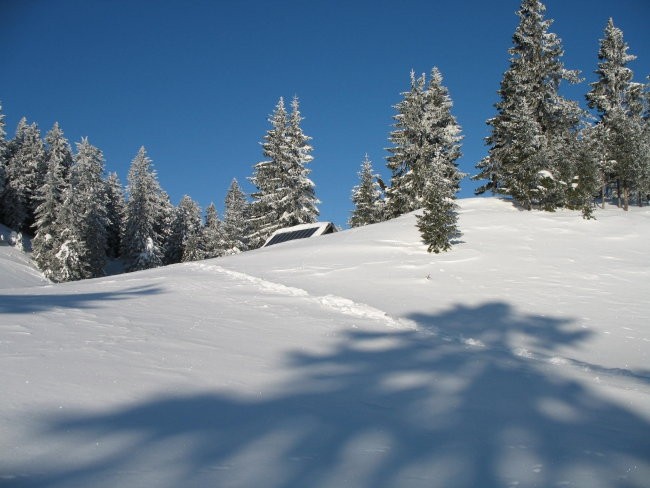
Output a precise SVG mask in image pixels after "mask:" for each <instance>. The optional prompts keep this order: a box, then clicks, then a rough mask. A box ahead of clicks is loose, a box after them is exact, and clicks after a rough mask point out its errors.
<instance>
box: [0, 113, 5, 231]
mask: <svg viewBox="0 0 650 488" xmlns="http://www.w3.org/2000/svg"><path fill="white" fill-rule="evenodd" d="M6 181H7V132H6V130H5V115H4V114H3V113H2V103H1V102H0V222H1V221H4V216H3V210H2V208H1V204H2V201H3V194H4V190H5V183H6Z"/></svg>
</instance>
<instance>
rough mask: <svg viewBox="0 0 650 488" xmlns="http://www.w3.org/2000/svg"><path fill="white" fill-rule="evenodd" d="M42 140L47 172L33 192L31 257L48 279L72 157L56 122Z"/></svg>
mask: <svg viewBox="0 0 650 488" xmlns="http://www.w3.org/2000/svg"><path fill="white" fill-rule="evenodd" d="M45 143H46V166H47V173H46V175H45V181H44V182H43V185H41V187H40V188H38V190H37V192H36V195H37V199H38V201H39V205H38V207H37V208H36V235H35V236H34V239H33V241H32V250H33V253H32V256H33V258H34V261H35V262H36V265H37V266H38V267H39V268H40V270H41V271H43V274H45V276H46V277H48V278H50V277H51V275H52V273H53V270H54V269H55V268H56V267H57V264H56V262H55V256H54V254H55V253H56V252H57V249H56V248H57V243H60V241H59V237H60V234H61V230H62V229H61V222H60V214H61V206H62V204H63V198H64V191H65V189H66V187H67V185H68V182H67V181H66V177H69V171H70V167H71V166H72V162H73V157H72V150H71V149H70V143H69V142H68V140H67V139H66V138H65V136H64V135H63V131H62V130H61V128H60V127H59V124H58V123H55V124H54V126H53V127H52V129H51V130H50V131H49V132H48V133H47V134H46V136H45Z"/></svg>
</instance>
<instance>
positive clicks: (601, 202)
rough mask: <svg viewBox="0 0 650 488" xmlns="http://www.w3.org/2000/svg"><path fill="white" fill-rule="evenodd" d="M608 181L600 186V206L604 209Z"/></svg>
mask: <svg viewBox="0 0 650 488" xmlns="http://www.w3.org/2000/svg"><path fill="white" fill-rule="evenodd" d="M606 185H607V183H603V185H602V186H601V187H600V207H601V208H602V209H604V208H605V186H606Z"/></svg>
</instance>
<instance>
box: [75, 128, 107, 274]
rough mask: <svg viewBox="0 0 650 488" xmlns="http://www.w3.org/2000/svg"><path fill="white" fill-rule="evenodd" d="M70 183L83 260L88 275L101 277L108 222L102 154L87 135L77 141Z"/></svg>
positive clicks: (104, 258) (104, 259) (104, 263)
mask: <svg viewBox="0 0 650 488" xmlns="http://www.w3.org/2000/svg"><path fill="white" fill-rule="evenodd" d="M70 183H71V186H72V189H73V195H72V200H73V202H74V204H75V207H74V208H75V211H76V212H77V214H78V215H79V217H80V224H81V225H80V226H79V229H78V230H79V237H80V238H81V240H82V241H83V242H84V244H85V246H86V251H87V253H86V255H85V256H84V261H85V262H86V263H88V268H89V272H90V273H89V278H95V277H98V276H103V275H104V266H105V265H106V248H107V245H106V243H107V239H108V225H109V221H108V216H107V206H108V200H107V195H106V184H105V182H104V155H103V154H102V152H101V151H100V150H99V149H98V148H96V147H94V146H92V145H91V144H90V143H89V142H88V139H87V138H84V139H82V140H81V142H80V143H77V154H76V157H75V162H74V165H73V166H72V168H71V173H70Z"/></svg>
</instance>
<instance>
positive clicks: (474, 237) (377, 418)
mask: <svg viewBox="0 0 650 488" xmlns="http://www.w3.org/2000/svg"><path fill="white" fill-rule="evenodd" d="M460 203H461V219H460V226H461V228H462V230H463V232H464V234H463V237H462V242H460V243H458V244H457V245H456V246H454V248H453V250H452V251H451V252H449V253H446V254H442V255H430V254H427V253H426V252H425V246H424V245H422V244H421V243H420V242H419V236H418V233H417V229H416V228H415V218H414V216H413V215H407V216H404V217H402V218H399V219H396V220H394V221H391V222H387V223H382V224H377V225H373V226H368V227H365V228H360V229H354V230H349V231H345V232H340V233H337V234H332V235H328V236H323V237H319V238H314V239H305V240H302V241H294V242H289V243H285V244H281V245H277V246H272V247H269V248H265V249H261V250H258V251H254V252H250V253H245V254H243V255H239V256H233V257H229V258H223V259H216V260H210V261H203V262H198V263H189V264H184V265H176V266H170V267H166V268H159V269H156V270H152V271H147V272H139V273H132V274H127V275H121V276H114V277H109V278H104V279H98V280H89V281H86V282H79V283H69V284H63V285H49V286H38V287H17V288H13V289H5V290H0V313H1V314H2V315H1V316H0V368H1V371H2V375H1V376H0V382H1V383H0V385H1V386H2V388H1V391H2V392H3V394H2V395H0V485H1V486H48V487H59V486H61V487H88V486H94V487H114V486H128V487H135V486H147V487H149V486H150V487H153V486H155V487H177V486H183V487H204V486H218V487H230V486H232V487H259V486H264V487H343V486H350V487H367V488H370V487H373V488H374V487H438V486H440V487H450V486H454V487H465V486H466V487H478V486H480V487H488V488H489V487H515V486H517V487H529V486H530V487H532V486H539V487H548V486H581V487H582V486H584V487H590V488H591V487H595V488H598V487H648V486H650V482H649V481H648V480H650V320H649V318H650V303H649V301H648V292H649V291H650V286H649V283H650V280H649V278H650V257H649V256H648V242H649V240H650V210H648V209H647V208H644V209H637V208H634V209H632V210H631V211H630V212H629V213H624V212H622V211H620V210H618V209H608V210H604V211H600V212H598V213H597V217H598V220H596V221H584V220H582V219H581V218H580V216H579V214H577V213H574V212H568V211H567V212H557V213H554V214H548V213H541V212H522V211H519V210H517V209H516V208H514V207H513V206H511V205H510V204H508V203H505V202H502V201H500V200H498V199H468V200H461V201H460Z"/></svg>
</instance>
